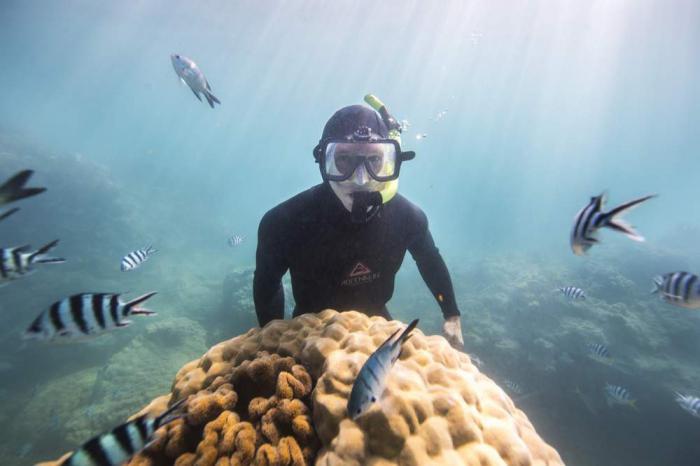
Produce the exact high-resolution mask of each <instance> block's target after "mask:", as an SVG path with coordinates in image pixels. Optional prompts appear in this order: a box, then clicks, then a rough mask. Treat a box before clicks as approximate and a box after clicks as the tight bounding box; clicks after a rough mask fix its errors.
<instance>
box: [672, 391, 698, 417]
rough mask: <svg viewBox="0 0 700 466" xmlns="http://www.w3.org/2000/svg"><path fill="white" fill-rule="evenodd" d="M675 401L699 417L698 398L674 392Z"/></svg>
mask: <svg viewBox="0 0 700 466" xmlns="http://www.w3.org/2000/svg"><path fill="white" fill-rule="evenodd" d="M676 403H678V405H679V406H680V407H681V408H683V409H684V410H685V411H687V412H688V413H690V414H691V415H692V416H695V417H697V418H700V398H698V397H695V396H690V395H683V394H681V393H678V392H676Z"/></svg>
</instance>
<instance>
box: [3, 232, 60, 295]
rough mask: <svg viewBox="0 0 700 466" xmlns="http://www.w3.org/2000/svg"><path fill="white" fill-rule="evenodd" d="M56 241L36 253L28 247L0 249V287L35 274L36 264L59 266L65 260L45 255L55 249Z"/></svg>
mask: <svg viewBox="0 0 700 466" xmlns="http://www.w3.org/2000/svg"><path fill="white" fill-rule="evenodd" d="M57 244H58V240H55V241H51V242H50V243H49V244H46V245H44V246H42V247H40V248H39V249H37V250H36V251H31V250H30V246H29V245H25V246H19V247H14V248H0V286H2V285H5V284H7V283H8V282H10V281H12V280H16V279H18V278H21V277H24V276H26V275H29V274H31V273H32V272H35V271H36V269H35V267H34V266H35V265H36V264H59V263H61V262H65V261H66V260H65V259H63V258H60V257H48V256H47V255H46V253H47V252H49V251H50V250H51V249H53V248H54V247H56V245H57Z"/></svg>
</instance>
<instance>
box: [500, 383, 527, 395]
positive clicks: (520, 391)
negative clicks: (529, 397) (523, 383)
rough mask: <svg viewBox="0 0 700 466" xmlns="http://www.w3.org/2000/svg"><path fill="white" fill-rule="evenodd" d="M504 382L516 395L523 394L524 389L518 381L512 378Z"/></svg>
mask: <svg viewBox="0 0 700 466" xmlns="http://www.w3.org/2000/svg"><path fill="white" fill-rule="evenodd" d="M503 384H504V385H505V386H506V388H508V390H510V391H511V392H513V393H514V394H515V395H522V394H523V389H522V388H521V387H520V385H518V384H517V383H515V382H513V381H512V380H506V381H505V382H503Z"/></svg>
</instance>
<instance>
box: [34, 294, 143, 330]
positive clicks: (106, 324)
mask: <svg viewBox="0 0 700 466" xmlns="http://www.w3.org/2000/svg"><path fill="white" fill-rule="evenodd" d="M155 294H156V292H155V291H152V292H150V293H146V294H145V295H143V296H139V297H138V298H134V299H132V300H131V301H128V302H126V303H124V302H122V301H120V300H119V294H115V293H82V294H75V295H73V296H70V297H68V298H64V299H62V300H60V301H56V302H55V303H53V304H52V305H51V306H50V307H49V308H48V309H46V310H45V311H43V312H42V313H41V314H39V316H38V317H37V318H36V319H34V322H32V324H31V325H30V326H29V328H28V329H27V331H26V332H25V333H24V338H25V339H35V340H45V341H46V340H71V339H73V340H75V339H80V338H85V337H90V336H94V335H99V334H101V333H105V332H108V331H110V330H113V329H115V328H124V327H127V326H129V325H130V324H131V322H130V321H129V320H127V317H129V316H130V315H145V316H150V315H155V312H153V311H149V310H148V309H143V308H140V307H138V305H139V304H141V303H142V302H144V301H146V300H147V299H149V298H150V297H152V296H153V295H155Z"/></svg>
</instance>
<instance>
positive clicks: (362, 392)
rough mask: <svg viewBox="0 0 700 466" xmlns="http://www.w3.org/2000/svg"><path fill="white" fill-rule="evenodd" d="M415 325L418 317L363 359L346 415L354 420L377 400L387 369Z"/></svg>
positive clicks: (388, 369)
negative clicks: (365, 359)
mask: <svg viewBox="0 0 700 466" xmlns="http://www.w3.org/2000/svg"><path fill="white" fill-rule="evenodd" d="M416 325H418V319H415V320H414V321H412V322H411V323H410V324H408V326H406V328H405V329H404V331H403V332H401V333H400V334H399V330H397V331H395V332H394V333H392V334H391V336H389V338H387V339H386V340H385V341H384V343H382V344H381V346H379V348H377V349H376V351H375V352H374V353H372V354H371V355H370V357H369V358H368V359H367V361H365V363H364V365H363V366H362V368H361V369H360V372H359V373H358V374H357V379H355V383H354V384H353V385H352V391H351V392H350V400H349V401H348V416H350V418H351V419H353V420H354V419H356V418H357V417H359V416H360V415H362V414H363V413H365V412H366V411H367V410H368V409H369V407H370V406H371V405H372V403H374V402H376V401H377V400H379V397H380V396H381V394H382V393H383V392H384V388H385V387H386V378H387V376H388V375H389V371H390V370H391V368H392V366H393V365H394V363H395V362H396V360H397V359H399V356H400V355H401V347H402V345H403V344H404V343H405V342H406V340H408V339H409V338H410V337H411V331H413V329H415V328H416Z"/></svg>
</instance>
